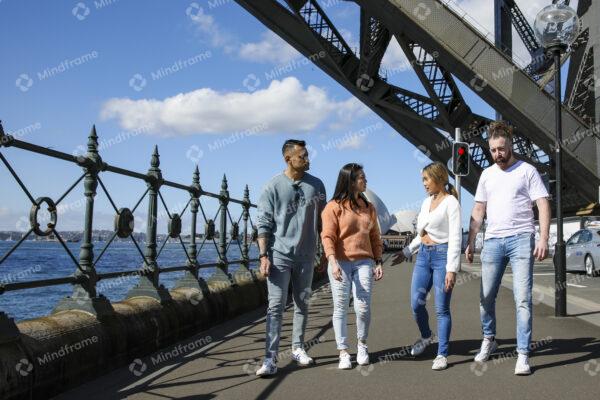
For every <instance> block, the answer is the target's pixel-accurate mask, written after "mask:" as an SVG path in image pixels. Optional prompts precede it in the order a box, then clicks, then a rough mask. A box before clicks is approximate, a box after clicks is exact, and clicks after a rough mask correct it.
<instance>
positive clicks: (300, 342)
mask: <svg viewBox="0 0 600 400" xmlns="http://www.w3.org/2000/svg"><path fill="white" fill-rule="evenodd" d="M313 272H314V262H313V261H309V262H302V263H295V262H291V261H285V260H281V259H278V258H273V259H272V260H271V269H270V270H269V276H268V278H267V289H268V291H269V306H268V308H267V321H266V322H267V324H266V325H267V327H266V330H267V337H266V343H265V356H266V357H267V358H274V359H276V358H277V353H278V351H279V339H280V337H281V319H282V317H283V310H284V308H285V304H286V302H287V296H288V288H289V284H290V279H291V280H292V298H293V299H294V320H293V323H292V348H298V347H300V348H304V331H305V330H306V322H307V317H308V303H309V300H310V295H311V292H312V279H313Z"/></svg>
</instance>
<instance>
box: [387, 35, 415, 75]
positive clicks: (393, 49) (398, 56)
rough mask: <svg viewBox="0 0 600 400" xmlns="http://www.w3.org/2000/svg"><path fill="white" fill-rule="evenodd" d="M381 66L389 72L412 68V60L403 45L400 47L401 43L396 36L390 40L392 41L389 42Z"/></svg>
mask: <svg viewBox="0 0 600 400" xmlns="http://www.w3.org/2000/svg"><path fill="white" fill-rule="evenodd" d="M381 66H382V67H383V68H385V69H387V70H388V72H394V71H406V70H408V69H411V66H410V61H408V58H406V55H405V54H404V51H403V50H402V47H400V44H399V43H398V41H397V40H396V38H395V37H392V40H390V43H389V44H388V48H387V50H386V51H385V54H384V55H383V59H382V60H381Z"/></svg>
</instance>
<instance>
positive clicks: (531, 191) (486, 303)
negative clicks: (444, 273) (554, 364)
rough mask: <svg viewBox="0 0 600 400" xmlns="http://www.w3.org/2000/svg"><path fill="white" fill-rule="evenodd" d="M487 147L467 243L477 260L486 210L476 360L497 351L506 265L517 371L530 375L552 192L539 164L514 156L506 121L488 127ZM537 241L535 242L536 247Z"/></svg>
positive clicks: (470, 254)
mask: <svg viewBox="0 0 600 400" xmlns="http://www.w3.org/2000/svg"><path fill="white" fill-rule="evenodd" d="M488 138H489V145H490V152H491V154H492V158H493V159H494V165H492V166H490V167H488V168H486V169H485V170H484V171H483V173H482V174H481V177H480V179H479V184H478V185H477V192H476V193H475V205H474V207H473V212H472V214H471V224H470V229H469V241H468V246H467V249H466V250H465V255H466V257H467V261H469V262H473V249H474V247H475V236H476V235H477V233H478V232H479V229H480V228H481V224H482V223H483V218H484V216H486V214H487V228H486V231H485V241H484V245H483V249H482V251H481V292H480V313H481V325H482V331H483V342H482V344H481V349H480V350H479V353H478V354H477V355H476V356H475V361H476V362H485V361H487V359H488V358H489V357H490V355H491V354H492V353H493V352H494V351H495V350H496V349H497V347H498V344H497V342H496V340H495V336H496V296H497V295H498V289H499V287H500V282H501V281H502V276H503V275H504V271H505V270H506V266H507V264H508V262H509V261H510V264H511V268H512V272H513V294H514V299H515V305H516V313H517V352H518V353H519V355H518V359H517V364H516V366H515V374H516V375H528V374H530V373H531V369H530V367H529V356H528V354H529V350H530V344H531V326H532V306H531V290H532V286H533V262H534V257H535V259H537V260H538V261H541V260H543V259H544V258H546V256H547V254H548V234H549V228H550V204H549V202H548V199H547V197H548V192H547V190H546V187H545V186H544V183H543V182H542V178H541V177H540V174H539V173H538V172H537V170H536V169H535V167H533V166H532V165H530V164H527V163H526V162H524V161H519V160H516V159H515V157H514V155H513V151H512V148H513V142H512V128H511V127H510V126H508V125H507V124H505V123H503V122H494V123H492V124H490V127H489V135H488ZM533 203H535V204H536V205H537V207H538V212H539V222H540V238H539V241H538V242H537V244H535V225H534V220H533ZM534 245H535V246H534Z"/></svg>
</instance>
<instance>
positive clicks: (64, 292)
mask: <svg viewBox="0 0 600 400" xmlns="http://www.w3.org/2000/svg"><path fill="white" fill-rule="evenodd" d="M14 244H15V242H11V241H0V257H1V256H2V255H4V254H6V252H7V251H8V250H9V249H10V248H11V247H12V246H14ZM66 244H67V247H68V248H69V250H71V252H72V253H73V255H74V256H75V259H78V256H79V246H80V245H81V244H80V243H66ZM105 244H106V243H105V242H94V257H97V256H98V255H99V254H100V251H101V250H102V249H103V248H104V246H105ZM138 244H139V245H140V248H141V249H142V251H144V244H143V243H138ZM161 244H162V243H159V246H160V245H161ZM198 248H199V247H198ZM227 257H228V259H230V260H234V259H240V258H241V255H240V249H239V247H238V245H237V244H236V243H231V245H230V246H229V249H228V251H227ZM256 257H258V250H257V248H256V246H254V245H253V246H251V247H250V258H256ZM217 259H218V257H217V251H216V249H215V247H214V244H213V243H212V242H211V243H208V242H207V243H205V244H204V247H203V248H202V250H201V252H200V254H199V256H198V262H199V263H209V262H215V261H217ZM186 261H187V257H186V255H185V252H184V249H183V247H182V246H181V243H167V244H166V245H165V247H164V249H163V250H162V252H161V254H160V256H159V257H158V259H157V262H158V264H159V266H161V267H169V266H178V265H185V264H186ZM141 265H142V256H141V255H140V253H139V251H138V250H137V248H136V247H135V245H134V244H133V243H131V242H113V243H111V245H110V246H109V248H108V249H107V250H106V252H105V253H104V255H103V256H102V258H101V259H100V261H99V262H98V264H97V265H96V270H97V271H98V273H106V272H114V271H125V270H131V271H136V270H138V269H139V268H140V266H141ZM76 268H77V267H76V265H75V263H74V262H73V260H72V259H71V258H70V257H69V255H68V254H67V252H66V251H65V249H64V248H63V247H62V246H61V244H60V243H58V242H42V241H25V242H23V243H21V245H20V246H19V247H18V248H17V250H15V252H13V253H12V254H11V255H10V256H9V257H8V258H7V259H6V260H5V261H4V262H3V263H2V264H0V284H7V283H15V282H25V281H33V280H40V279H50V278H58V277H65V276H69V275H72V274H73V273H74V272H75V269H76ZM237 268H238V266H237V265H231V266H230V267H229V272H234V271H235V270H236V269H237ZM214 271H215V268H205V269H202V270H201V271H200V275H201V276H202V277H204V278H207V277H209V276H210V275H212V274H213V273H214ZM183 274H184V272H180V271H178V272H168V273H161V275H160V282H161V283H162V284H163V285H164V286H165V287H167V288H169V289H170V288H172V287H173V286H174V285H175V282H177V280H178V279H180V278H181V277H182V276H183ZM137 281H138V277H137V276H131V277H118V278H114V279H106V280H101V281H100V282H98V286H97V290H98V292H99V293H101V294H104V295H105V296H106V297H108V298H109V299H110V300H111V301H113V302H114V301H119V300H122V299H124V298H125V296H126V294H127V292H128V291H129V289H131V288H132V287H133V286H134V285H135V284H136V283H137ZM71 293H72V287H71V285H68V284H67V285H56V286H47V287H42V288H35V289H24V290H18V291H9V292H5V293H4V294H0V311H3V312H5V313H7V314H8V315H9V316H10V317H11V318H14V319H15V320H16V321H20V320H24V319H30V318H35V317H40V316H44V315H47V314H49V313H50V312H51V311H52V309H53V308H54V306H55V305H56V304H57V303H58V302H59V301H60V299H62V298H63V297H65V296H69V295H71Z"/></svg>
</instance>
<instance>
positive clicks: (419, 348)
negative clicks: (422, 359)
mask: <svg viewBox="0 0 600 400" xmlns="http://www.w3.org/2000/svg"><path fill="white" fill-rule="evenodd" d="M434 340H435V335H434V334H433V333H432V334H431V336H430V337H428V338H420V339H419V340H417V341H416V342H415V344H413V345H412V347H411V349H410V355H411V356H418V355H420V354H423V352H424V351H425V349H426V348H427V346H429V345H430V344H431V343H433V342H434Z"/></svg>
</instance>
